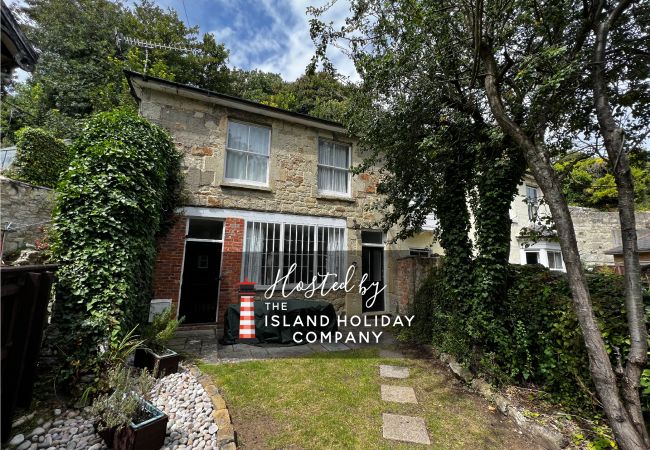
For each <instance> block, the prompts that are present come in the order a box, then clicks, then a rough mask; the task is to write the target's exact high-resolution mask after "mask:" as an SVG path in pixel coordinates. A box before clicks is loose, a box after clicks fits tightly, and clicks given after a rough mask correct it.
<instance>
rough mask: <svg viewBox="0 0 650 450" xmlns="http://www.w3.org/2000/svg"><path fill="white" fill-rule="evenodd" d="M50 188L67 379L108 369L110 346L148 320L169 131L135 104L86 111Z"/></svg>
mask: <svg viewBox="0 0 650 450" xmlns="http://www.w3.org/2000/svg"><path fill="white" fill-rule="evenodd" d="M73 149H74V154H75V157H74V159H73V161H72V164H71V167H70V170H69V171H68V172H67V173H66V175H65V177H64V178H63V179H62V180H61V183H60V185H59V187H58V190H57V199H56V207H55V212H54V220H53V222H54V227H53V228H54V229H53V232H54V233H53V234H54V236H53V245H52V250H53V255H54V257H55V259H56V260H57V262H58V263H59V270H58V274H57V278H58V280H57V284H56V304H55V310H54V316H53V321H54V323H55V325H56V328H57V331H58V334H57V337H56V346H57V348H59V349H60V350H61V351H62V353H63V354H64V355H65V364H64V372H63V374H62V375H63V376H64V378H66V379H69V380H72V381H74V380H75V379H76V377H78V376H80V375H83V374H85V373H89V372H93V371H94V372H99V371H101V370H105V367H104V366H103V359H102V358H104V359H105V358H106V355H107V354H109V353H110V352H108V351H107V350H108V349H110V348H114V347H115V346H116V345H119V344H118V343H119V341H120V339H121V337H122V336H123V335H124V334H125V332H126V331H129V330H130V329H131V328H132V327H133V326H135V325H137V324H138V323H141V322H143V321H144V320H145V318H146V314H147V307H148V305H149V301H150V300H151V294H152V289H151V282H152V275H153V265H154V261H155V238H156V234H157V233H158V232H159V231H160V230H161V229H162V228H163V227H164V225H165V222H166V220H167V219H168V217H169V216H170V215H171V214H172V213H173V209H174V205H175V204H176V201H177V199H178V192H179V186H180V180H179V164H180V155H179V153H178V152H177V150H176V149H175V147H174V145H173V143H172V141H171V139H170V137H169V135H168V134H167V133H166V132H165V131H163V130H162V129H161V128H159V127H157V126H155V125H152V124H151V123H149V122H147V121H146V120H145V119H143V118H141V117H139V116H137V114H135V113H134V112H131V111H128V110H124V109H118V110H115V111H111V112H106V113H101V114H98V115H96V116H94V117H93V118H91V119H90V120H89V121H88V123H87V124H86V127H85V129H84V130H83V132H82V134H81V136H80V137H79V138H78V139H77V140H76V141H75V143H74V145H73Z"/></svg>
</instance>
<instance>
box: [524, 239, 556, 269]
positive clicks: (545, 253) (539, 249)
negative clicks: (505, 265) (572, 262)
mask: <svg viewBox="0 0 650 450" xmlns="http://www.w3.org/2000/svg"><path fill="white" fill-rule="evenodd" d="M520 253H521V264H541V265H543V266H544V267H548V268H549V269H551V270H556V271H559V272H564V271H565V268H564V261H563V260H562V252H561V250H560V244H559V243H558V242H554V241H546V240H541V241H538V242H535V243H532V242H520Z"/></svg>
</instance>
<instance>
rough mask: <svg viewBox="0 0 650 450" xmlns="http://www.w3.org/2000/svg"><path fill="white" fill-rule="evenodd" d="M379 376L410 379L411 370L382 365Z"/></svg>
mask: <svg viewBox="0 0 650 450" xmlns="http://www.w3.org/2000/svg"><path fill="white" fill-rule="evenodd" d="M379 375H380V376H382V377H384V378H408V377H409V369H408V367H400V366H388V365H385V364H381V365H380V366H379Z"/></svg>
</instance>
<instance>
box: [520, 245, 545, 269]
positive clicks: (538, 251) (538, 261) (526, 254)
mask: <svg viewBox="0 0 650 450" xmlns="http://www.w3.org/2000/svg"><path fill="white" fill-rule="evenodd" d="M524 253H525V257H526V264H524V265H526V266H532V265H534V264H542V261H541V250H538V249H535V250H527V251H525V252H524ZM533 253H534V254H535V255H537V262H536V263H529V262H528V255H529V254H533Z"/></svg>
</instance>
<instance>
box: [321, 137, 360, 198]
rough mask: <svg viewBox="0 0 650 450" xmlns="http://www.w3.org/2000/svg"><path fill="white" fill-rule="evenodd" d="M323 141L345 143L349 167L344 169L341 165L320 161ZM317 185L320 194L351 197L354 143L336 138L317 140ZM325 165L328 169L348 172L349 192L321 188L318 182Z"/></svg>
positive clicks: (337, 143) (336, 143)
mask: <svg viewBox="0 0 650 450" xmlns="http://www.w3.org/2000/svg"><path fill="white" fill-rule="evenodd" d="M321 142H331V143H332V144H335V145H345V146H346V147H347V148H348V168H347V169H343V168H341V167H337V166H330V165H329V164H321V163H320V143H321ZM316 152H317V153H316V187H317V188H318V193H319V194H320V195H326V196H331V197H344V198H350V197H352V143H350V142H343V141H336V140H334V139H326V138H322V137H319V138H318V142H317V149H316ZM321 167H324V168H327V169H333V170H340V171H345V173H346V174H347V186H346V187H347V192H338V191H330V190H328V189H321V187H320V185H319V184H318V174H319V172H320V168H321Z"/></svg>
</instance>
